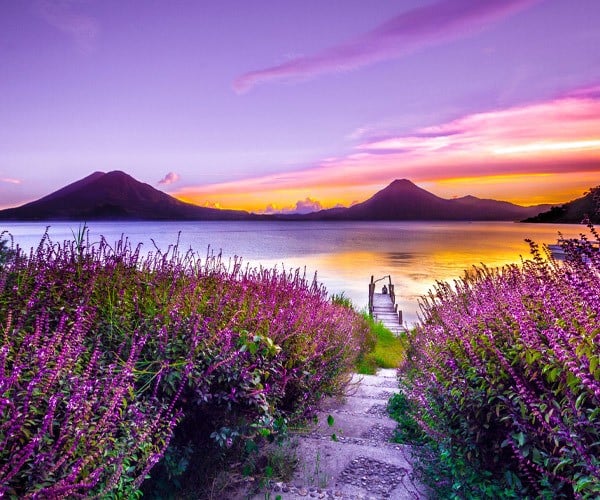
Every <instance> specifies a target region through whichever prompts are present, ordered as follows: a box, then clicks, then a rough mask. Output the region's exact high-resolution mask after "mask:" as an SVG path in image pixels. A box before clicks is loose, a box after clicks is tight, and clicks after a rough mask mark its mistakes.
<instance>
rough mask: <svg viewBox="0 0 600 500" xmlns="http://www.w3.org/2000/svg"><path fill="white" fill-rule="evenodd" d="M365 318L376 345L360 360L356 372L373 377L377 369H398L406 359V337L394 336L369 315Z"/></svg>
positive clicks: (365, 315)
mask: <svg viewBox="0 0 600 500" xmlns="http://www.w3.org/2000/svg"><path fill="white" fill-rule="evenodd" d="M363 317H364V319H365V321H366V323H367V324H368V325H369V329H370V330H371V335H372V337H373V338H374V343H373V344H374V345H373V346H372V348H371V349H370V350H368V351H367V352H365V353H364V354H363V355H362V356H361V357H360V358H359V359H358V362H357V364H356V371H357V372H358V373H361V374H363V375H372V374H374V373H375V372H376V371H377V368H397V367H398V366H399V365H400V363H401V362H402V361H403V359H404V357H405V349H406V346H405V344H406V340H405V339H406V337H405V336H396V335H394V334H393V333H392V332H391V331H390V330H388V329H387V328H386V327H385V326H384V325H383V323H381V322H380V321H375V320H374V319H373V318H371V317H370V316H369V315H368V314H364V315H363Z"/></svg>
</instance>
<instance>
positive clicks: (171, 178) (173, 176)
mask: <svg viewBox="0 0 600 500" xmlns="http://www.w3.org/2000/svg"><path fill="white" fill-rule="evenodd" d="M179 178H180V177H179V174H178V173H176V172H169V173H168V174H167V175H165V176H164V177H163V178H162V179H161V180H160V181H158V184H167V185H168V184H173V183H174V182H177V181H178V180H179Z"/></svg>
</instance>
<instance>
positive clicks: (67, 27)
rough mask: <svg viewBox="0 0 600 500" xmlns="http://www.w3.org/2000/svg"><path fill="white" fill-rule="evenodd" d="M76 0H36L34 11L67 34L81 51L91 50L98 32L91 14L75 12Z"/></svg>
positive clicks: (97, 26)
mask: <svg viewBox="0 0 600 500" xmlns="http://www.w3.org/2000/svg"><path fill="white" fill-rule="evenodd" d="M80 4H81V2H80V1H78V0H38V1H37V2H36V3H35V12H36V13H37V14H38V15H39V16H40V17H41V18H42V19H44V20H45V21H46V22H47V23H48V24H50V25H51V26H53V27H54V28H56V29H58V30H59V31H61V32H62V33H64V34H66V35H67V36H69V37H70V38H71V39H72V40H73V41H74V42H75V45H76V46H77V48H78V50H80V51H81V52H83V53H89V52H92V51H93V50H94V48H95V45H96V39H97V37H98V34H99V32H100V27H99V24H98V22H97V21H96V19H95V18H93V17H92V16H89V15H87V14H82V13H80V12H76V11H75V8H76V7H77V6H78V5H80Z"/></svg>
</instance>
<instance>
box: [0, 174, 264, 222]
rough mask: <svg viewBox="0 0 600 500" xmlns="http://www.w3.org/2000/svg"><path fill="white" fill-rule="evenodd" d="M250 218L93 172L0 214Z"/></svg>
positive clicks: (31, 217) (11, 216)
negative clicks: (193, 203) (185, 201)
mask: <svg viewBox="0 0 600 500" xmlns="http://www.w3.org/2000/svg"><path fill="white" fill-rule="evenodd" d="M253 217H254V216H252V215H251V214H249V213H247V212H243V211H239V210H218V209H215V208H205V207H199V206H197V205H192V204H191V203H184V202H182V201H179V200H177V199H176V198H173V197H172V196H169V195H168V194H166V193H163V192H162V191H159V190H158V189H155V188H153V187H152V186H150V185H149V184H145V183H142V182H139V181H137V180H136V179H134V178H133V177H131V176H130V175H128V174H126V173H124V172H121V171H118V170H115V171H112V172H108V173H104V172H94V173H93V174H91V175H89V176H87V177H85V178H83V179H80V180H79V181H76V182H74V183H72V184H69V185H68V186H65V187H63V188H62V189H59V190H58V191H54V192H53V193H51V194H49V195H47V196H44V197H43V198H40V199H39V200H36V201H33V202H31V203H27V204H25V205H22V206H20V207H16V208H9V209H6V210H2V211H0V219H20V220H94V219H133V220H136V219H138V220H243V219H250V218H253Z"/></svg>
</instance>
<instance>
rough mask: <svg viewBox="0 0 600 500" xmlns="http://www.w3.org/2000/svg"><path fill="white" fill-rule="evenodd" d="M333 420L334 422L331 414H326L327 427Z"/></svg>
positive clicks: (331, 425) (331, 424) (330, 425)
mask: <svg viewBox="0 0 600 500" xmlns="http://www.w3.org/2000/svg"><path fill="white" fill-rule="evenodd" d="M334 422H335V420H334V418H333V417H332V416H331V415H327V425H328V426H329V427H333V424H334Z"/></svg>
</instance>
